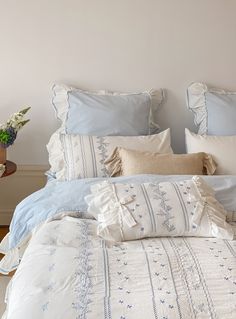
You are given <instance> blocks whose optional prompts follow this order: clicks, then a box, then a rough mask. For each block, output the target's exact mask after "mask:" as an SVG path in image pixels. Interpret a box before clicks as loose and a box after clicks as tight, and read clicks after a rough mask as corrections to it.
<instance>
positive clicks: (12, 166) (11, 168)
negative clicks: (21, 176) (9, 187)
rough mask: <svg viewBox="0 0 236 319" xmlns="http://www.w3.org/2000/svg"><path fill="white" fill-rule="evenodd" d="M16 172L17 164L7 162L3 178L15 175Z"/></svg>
mask: <svg viewBox="0 0 236 319" xmlns="http://www.w3.org/2000/svg"><path fill="white" fill-rule="evenodd" d="M16 170H17V166H16V163H14V162H11V161H6V164H5V172H4V173H3V175H2V176H1V178H2V177H6V176H9V175H12V174H14V173H15V172H16Z"/></svg>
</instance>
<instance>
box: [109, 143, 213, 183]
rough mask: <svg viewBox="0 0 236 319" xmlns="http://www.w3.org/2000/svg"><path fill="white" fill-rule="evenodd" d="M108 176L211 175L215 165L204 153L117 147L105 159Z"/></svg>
mask: <svg viewBox="0 0 236 319" xmlns="http://www.w3.org/2000/svg"><path fill="white" fill-rule="evenodd" d="M105 166H106V168H107V170H108V171H109V173H110V176H112V177H114V176H128V175H138V174H159V175H205V174H207V175H212V174H213V173H214V171H215V169H216V165H215V163H214V161H213V159H212V157H211V156H210V155H208V154H206V153H196V154H159V153H150V152H141V151H135V150H128V149H125V148H122V147H117V148H116V149H115V150H114V152H113V153H112V155H111V156H110V157H109V158H108V159H107V160H106V162H105Z"/></svg>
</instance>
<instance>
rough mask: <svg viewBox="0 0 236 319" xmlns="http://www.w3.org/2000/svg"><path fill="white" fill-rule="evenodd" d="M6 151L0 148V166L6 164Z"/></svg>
mask: <svg viewBox="0 0 236 319" xmlns="http://www.w3.org/2000/svg"><path fill="white" fill-rule="evenodd" d="M6 160H7V149H6V148H3V147H1V146H0V164H6Z"/></svg>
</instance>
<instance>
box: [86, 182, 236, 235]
mask: <svg viewBox="0 0 236 319" xmlns="http://www.w3.org/2000/svg"><path fill="white" fill-rule="evenodd" d="M85 200H86V201H87V203H88V212H89V213H90V214H91V215H93V216H94V217H95V218H96V219H97V220H98V222H99V224H98V228H97V233H98V235H99V236H101V237H103V238H104V239H106V240H112V241H126V240H137V239H141V238H145V237H162V236H164V237H165V236H172V237H177V236H192V237H217V238H224V239H233V231H232V227H231V226H230V225H229V224H228V223H227V222H226V214H227V212H226V211H225V209H224V207H223V206H222V205H221V204H220V203H219V202H218V201H217V200H216V199H215V193H214V190H213V189H212V188H211V187H209V186H208V184H207V183H206V182H205V181H204V180H203V179H202V178H200V177H199V176H194V177H193V178H192V179H191V180H184V181H181V182H161V183H141V184H130V183H128V184H122V183H111V182H110V181H109V180H107V181H104V182H101V183H98V184H95V185H93V186H91V194H90V195H88V196H86V197H85Z"/></svg>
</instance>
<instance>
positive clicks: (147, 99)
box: [53, 85, 163, 136]
mask: <svg viewBox="0 0 236 319" xmlns="http://www.w3.org/2000/svg"><path fill="white" fill-rule="evenodd" d="M53 92H54V97H53V105H54V108H55V110H56V114H57V117H58V118H59V119H60V120H61V121H62V126H61V129H62V130H63V131H64V133H68V134H80V135H94V136H106V135H121V136H135V135H148V134H154V133H157V132H158V131H159V126H158V124H157V122H156V110H157V107H158V106H159V105H160V104H161V102H162V100H163V91H162V90H156V91H150V92H143V93H130V94H124V93H121V94H119V93H106V92H104V91H100V92H95V93H93V92H87V91H82V90H80V89H74V88H70V87H66V86H63V85H55V86H54V87H53Z"/></svg>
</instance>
